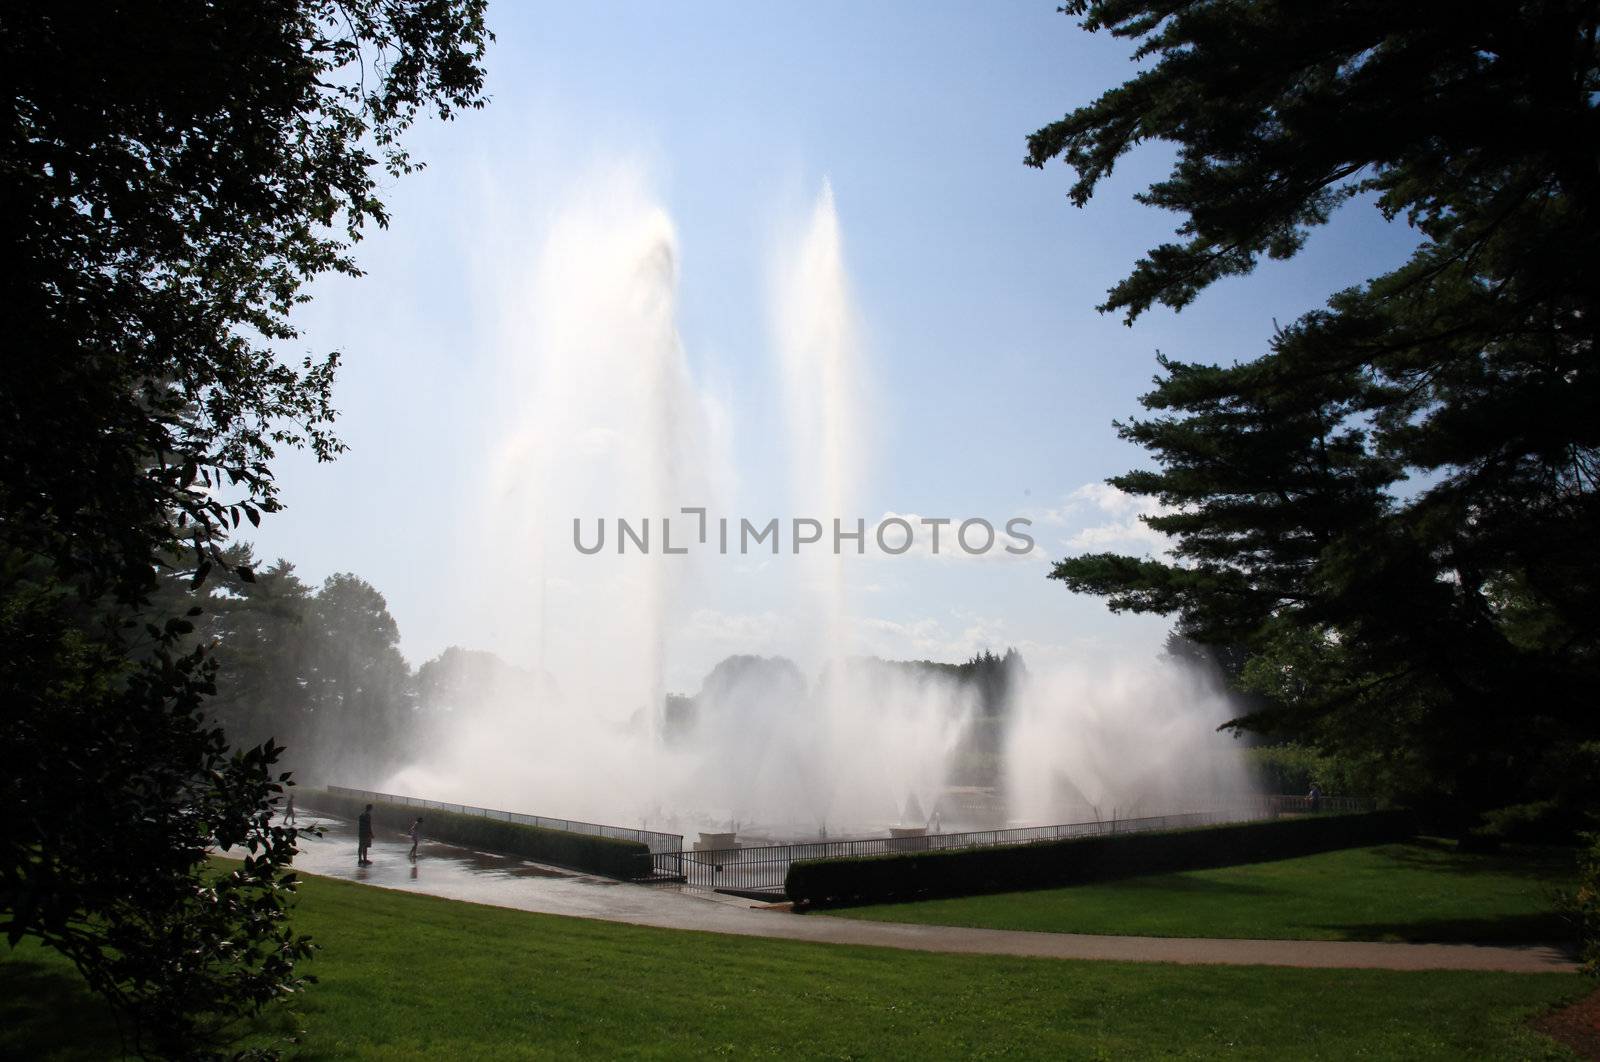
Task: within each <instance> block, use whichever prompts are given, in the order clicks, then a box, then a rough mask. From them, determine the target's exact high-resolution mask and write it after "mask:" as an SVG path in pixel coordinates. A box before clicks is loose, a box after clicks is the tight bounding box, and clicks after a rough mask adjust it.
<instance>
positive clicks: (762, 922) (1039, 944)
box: [295, 812, 1577, 973]
mask: <svg viewBox="0 0 1600 1062" xmlns="http://www.w3.org/2000/svg"><path fill="white" fill-rule="evenodd" d="M312 817H313V816H312V815H311V814H310V813H304V812H303V813H302V814H301V822H302V824H304V823H305V822H306V821H307V820H309V819H312ZM321 821H322V822H323V823H325V824H326V826H327V827H328V829H327V833H326V835H325V836H324V837H322V838H320V839H319V838H311V837H307V838H303V839H302V849H301V853H300V855H299V857H298V858H297V859H296V860H295V867H296V869H297V870H299V871H301V872H302V873H307V874H316V875H318V876H322V877H332V878H342V879H345V880H347V881H358V882H364V883H366V884H369V885H376V886H379V887H382V888H390V889H398V890H402V891H409V892H421V893H426V894H428V895H432V896H440V897H445V898H447V899H453V900H465V901H469V902H472V903H484V904H490V905H492V906H496V907H510V908H515V909H517V910H523V911H535V912H539V913H542V914H556V915H567V916H571V917H578V918H595V919H600V920H602V921H607V922H624V923H627V924H629V925H639V926H655V927H659V928H662V929H687V930H699V931H702V932H707V933H728V934H732V935H735V936H748V937H773V938H780V939H784V940H805V941H814V942H819V943H827V944H863V945H870V946H873V947H883V948H905V949H908V950H912V951H943V952H958V953H968V954H983V955H1025V956H1036V957H1042V958H1053V959H1111V960H1119V961H1125V962H1174V963H1194V964H1213V965H1247V966H1255V965H1262V966H1297V967H1314V968H1339V967H1344V968H1365V969H1379V970H1499V971H1506V972H1511V973H1561V972H1567V971H1572V970H1576V969H1577V964H1576V963H1575V962H1573V960H1572V959H1571V958H1570V957H1569V956H1568V955H1567V954H1565V953H1564V952H1562V951H1561V950H1559V949H1558V948H1555V947H1552V946H1549V945H1542V944H1528V945H1478V944H1383V943H1368V942H1356V941H1331V940H1217V939H1209V938H1185V937H1116V936H1099V935H1091V934H1082V933H1031V932H1022V931H1018V930H1007V929H970V928H965V927H960V926H920V925H905V924H901V923H895V922H866V921H857V920H855V919H845V918H830V917H828V916H826V915H820V914H808V915H795V914H791V913H788V912H786V911H781V910H768V909H762V908H759V907H754V906H752V905H751V903H750V901H748V900H738V899H734V898H733V897H728V896H722V895H720V894H714V893H713V894H707V893H702V892H696V891H690V890H683V889H678V888H675V887H663V886H646V885H631V884H627V883H624V882H618V881H613V880H611V879H609V878H600V877H595V876H592V875H587V874H581V873H575V872H573V871H567V870H560V869H558V868H555V867H546V866H541V865H538V864H534V863H528V862H525V861H523V860H519V859H512V858H507V857H504V856H494V855H487V854H484V853H477V852H472V851H469V850H467V849H462V848H455V847H453V846H450V845H442V844H434V843H428V844H425V845H424V846H423V849H422V853H421V858H420V859H419V860H418V861H417V862H416V863H412V862H411V861H410V860H409V859H408V858H407V856H406V852H407V849H408V847H409V845H408V844H407V843H405V842H404V841H399V840H395V839H391V838H388V837H383V838H380V839H379V841H378V843H377V845H376V846H375V847H374V849H373V851H372V853H371V859H372V862H373V865H372V866H370V867H357V866H356V865H355V838H354V835H353V832H352V830H351V827H350V824H349V823H345V822H340V821H337V820H331V819H327V818H322V819H321Z"/></svg>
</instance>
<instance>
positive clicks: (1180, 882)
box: [1041, 874, 1286, 899]
mask: <svg viewBox="0 0 1600 1062" xmlns="http://www.w3.org/2000/svg"><path fill="white" fill-rule="evenodd" d="M1086 884H1087V886H1088V887H1097V886H1106V885H1115V886H1116V887H1117V888H1118V889H1119V890H1122V891H1126V892H1152V893H1163V894H1171V893H1187V894H1189V895H1210V896H1239V897H1255V898H1258V899H1259V898H1261V897H1265V896H1275V895H1279V894H1281V893H1283V892H1285V891H1286V890H1285V889H1282V888H1274V887H1272V886H1269V885H1255V884H1251V883H1249V882H1243V881H1216V880H1214V879H1211V878H1202V877H1196V876H1192V875H1189V874H1149V875H1145V876H1144V877H1138V878H1112V879H1107V880H1105V881H1092V882H1088V883H1086ZM1075 887H1076V886H1067V888H1075ZM1041 891H1045V890H1041Z"/></svg>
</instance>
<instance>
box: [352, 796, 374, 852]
mask: <svg viewBox="0 0 1600 1062" xmlns="http://www.w3.org/2000/svg"><path fill="white" fill-rule="evenodd" d="M371 847H372V805H371V804H368V805H367V810H365V811H363V812H362V813H361V817H360V818H358V819H356V866H358V867H370V866H371V865H372V860H370V859H368V858H367V849H369V848H371Z"/></svg>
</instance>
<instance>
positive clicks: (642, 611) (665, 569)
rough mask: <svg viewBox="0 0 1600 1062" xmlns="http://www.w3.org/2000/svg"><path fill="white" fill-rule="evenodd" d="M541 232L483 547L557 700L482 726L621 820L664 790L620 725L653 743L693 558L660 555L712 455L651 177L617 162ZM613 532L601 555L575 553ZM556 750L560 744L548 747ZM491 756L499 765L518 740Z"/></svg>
mask: <svg viewBox="0 0 1600 1062" xmlns="http://www.w3.org/2000/svg"><path fill="white" fill-rule="evenodd" d="M541 235H542V238H541V239H540V243H539V250H538V253H537V257H536V258H535V259H534V262H533V265H532V268H531V269H530V270H528V272H527V273H526V275H524V276H522V277H521V278H519V280H518V281H517V282H516V283H515V284H514V285H512V286H511V287H510V289H509V294H508V296H507V298H506V302H507V305H506V306H505V307H504V308H503V315H504V319H503V322H502V328H501V335H500V337H499V340H498V342H497V344H496V347H497V349H496V358H497V369H496V372H495V378H496V380H497V383H498V384H499V386H500V388H501V394H500V395H499V396H498V402H497V404H498V405H499V406H500V417H501V419H502V421H503V423H502V426H501V429H500V442H499V443H498V445H497V446H496V450H495V453H494V454H493V457H492V459H491V461H490V464H489V469H488V482H487V483H486V488H485V494H486V499H487V500H486V505H485V508H484V510H483V511H482V512H481V513H480V514H479V515H478V516H477V517H476V518H475V520H474V521H473V526H472V527H471V528H469V531H468V541H469V547H468V548H469V549H470V550H471V551H473V552H474V553H475V554H477V555H478V556H479V557H480V558H481V561H482V564H483V567H484V568H485V569H486V570H487V575H485V576H484V577H482V578H480V579H479V580H478V581H477V582H476V584H475V586H474V594H475V601H474V608H475V609H478V610H481V611H482V612H483V613H484V614H486V616H487V617H488V619H489V622H490V626H491V627H492V629H493V630H494V632H495V637H494V638H493V642H492V644H493V647H494V649H495V650H496V651H497V652H499V653H500V654H501V655H503V656H505V657H507V658H508V659H510V660H513V661H516V662H520V663H528V662H531V661H534V660H539V661H541V662H542V665H543V666H547V667H548V668H549V669H550V670H551V671H553V672H555V674H556V681H555V683H554V685H555V687H556V688H558V689H559V690H560V694H561V695H560V698H559V703H551V699H550V698H548V697H543V698H539V699H538V700H535V699H533V698H532V697H531V696H530V698H529V699H528V700H527V701H526V702H524V703H521V704H517V705H506V706H504V709H503V711H501V712H500V713H499V715H498V716H497V718H496V719H495V720H494V722H493V724H492V725H485V726H482V727H481V728H480V729H482V730H484V731H485V732H489V733H494V734H495V735H496V740H498V741H501V742H505V741H507V739H508V734H509V735H515V737H514V738H513V739H512V741H513V744H514V745H519V746H522V747H523V749H525V750H526V751H523V752H522V755H524V756H525V757H526V761H525V767H526V773H527V775H528V776H529V780H528V781H527V782H526V783H525V784H526V785H529V786H535V787H537V788H538V789H540V790H543V791H547V792H558V793H560V794H561V798H562V803H563V806H564V807H566V808H568V809H571V810H569V811H567V812H566V813H568V814H572V815H574V816H578V815H581V814H589V813H597V812H598V811H599V810H601V809H602V808H605V807H606V805H612V806H611V807H609V809H608V810H609V811H610V813H611V814H613V815H615V814H616V813H617V811H618V810H620V809H617V808H616V807H615V806H614V803H615V800H616V794H617V793H618V792H619V791H621V792H627V793H629V794H630V795H631V796H632V798H633V800H634V802H635V803H637V804H638V805H640V806H641V807H647V806H649V805H651V804H653V803H654V801H655V799H656V798H655V796H654V795H652V794H654V793H655V792H656V791H657V788H658V784H659V783H658V781H647V778H646V776H647V774H648V772H650V771H651V770H652V769H653V767H654V766H655V763H656V761H655V759H654V758H652V757H650V756H648V755H644V754H642V753H641V752H640V750H637V749H633V748H631V747H630V746H631V743H632V741H633V740H634V739H633V738H632V737H629V738H626V739H624V738H619V737H618V736H617V735H618V734H619V733H621V732H622V731H624V730H632V731H637V730H640V729H642V730H643V731H644V732H645V735H644V737H645V741H644V742H642V743H643V744H648V739H649V736H650V732H651V731H653V729H654V727H655V724H656V720H657V717H658V714H659V712H660V711H661V706H662V704H663V702H664V699H665V683H664V679H663V676H664V672H665V658H666V631H667V628H668V608H669V602H670V600H671V598H672V584H673V581H674V579H675V577H676V576H677V575H678V573H680V572H681V567H682V566H681V565H673V564H672V562H673V561H675V560H677V558H675V557H667V556H665V555H663V552H662V546H663V542H662V541H661V535H662V533H663V532H662V526H661V520H662V518H663V517H665V516H667V515H669V514H672V513H675V512H676V511H677V509H678V508H679V507H680V506H682V505H687V504H705V503H706V500H707V499H706V490H705V489H704V487H705V469H707V468H708V467H709V466H710V465H711V464H712V461H711V460H709V458H708V455H707V454H706V453H705V439H704V418H703V416H702V410H701V408H700V401H699V398H698V396H697V394H696V392H695V390H694V387H693V383H692V380H691V379H690V375H689V372H688V367H687V363H686V359H685V357H684V352H683V349H682V345H681V343H680V341H679V337H678V334H677V328H676V321H675V304H676V285H677V267H676V263H677V240H676V233H675V231H674V228H673V225H672V222H671V219H670V218H669V217H668V216H667V214H666V212H665V211H664V210H663V209H662V208H661V207H660V206H659V205H658V204H657V203H656V202H655V201H654V200H653V199H652V198H651V197H650V196H649V195H648V194H647V192H646V191H645V188H644V183H643V180H642V179H641V177H640V176H639V175H638V174H636V173H633V172H631V171H628V170H618V171H616V172H614V173H611V174H608V175H603V176H601V177H598V178H596V179H595V180H593V181H591V182H589V184H588V185H587V186H586V188H585V190H584V192H583V193H582V194H580V195H578V196H576V197H575V198H574V199H573V201H572V202H570V203H568V204H567V205H566V206H565V207H564V208H563V209H561V210H560V211H559V212H557V213H556V214H555V215H554V217H553V219H552V220H551V221H550V223H549V225H548V227H547V228H546V230H545V231H544V232H543V233H542V234H541ZM575 521H576V522H577V526H576V527H575V525H574V522H575ZM602 522H603V531H602ZM623 522H626V524H627V525H628V530H629V531H631V532H632V533H634V534H638V535H642V536H649V542H648V548H647V549H645V548H640V547H638V546H636V545H635V544H634V542H633V540H632V539H631V538H625V536H626V534H627V533H626V532H625V531H624V530H623ZM679 530H681V528H680V529H679ZM602 533H603V534H605V535H606V536H607V537H606V538H605V541H604V545H603V547H602V548H601V549H599V550H598V551H597V552H595V553H594V554H593V555H585V554H583V553H582V552H580V551H579V550H577V549H575V548H574V547H575V545H576V541H577V538H582V539H583V540H584V542H585V544H586V545H590V546H592V545H593V544H594V543H595V540H596V536H597V535H599V534H602ZM575 536H577V537H576V538H575ZM524 742H525V744H524ZM552 748H555V749H563V750H564V754H563V755H562V756H547V755H544V754H543V750H548V749H552ZM479 751H481V752H482V753H483V754H484V760H483V762H491V763H492V762H495V761H496V760H497V759H501V758H504V757H505V756H506V755H508V753H509V754H512V755H515V754H516V753H512V752H510V750H508V749H506V748H504V747H503V746H502V748H501V749H499V750H494V749H482V750H479ZM457 759H458V760H460V761H462V762H463V763H466V762H470V760H471V757H470V756H467V755H465V754H463V755H462V756H459V757H457ZM506 773H513V772H506ZM535 779H536V780H535ZM642 790H648V791H649V792H644V791H642ZM518 800H519V803H526V802H527V797H526V796H523V797H519V798H518ZM585 809H587V810H585ZM629 810H630V812H631V811H632V809H629Z"/></svg>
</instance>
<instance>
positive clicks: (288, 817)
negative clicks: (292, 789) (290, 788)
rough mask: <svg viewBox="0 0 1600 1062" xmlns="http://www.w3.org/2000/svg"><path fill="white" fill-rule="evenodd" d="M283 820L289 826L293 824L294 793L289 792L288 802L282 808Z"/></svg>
mask: <svg viewBox="0 0 1600 1062" xmlns="http://www.w3.org/2000/svg"><path fill="white" fill-rule="evenodd" d="M283 821H284V822H285V823H287V824H288V825H290V826H293V825H294V794H293V793H290V794H289V803H288V806H286V807H285V808H284V809H283Z"/></svg>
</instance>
